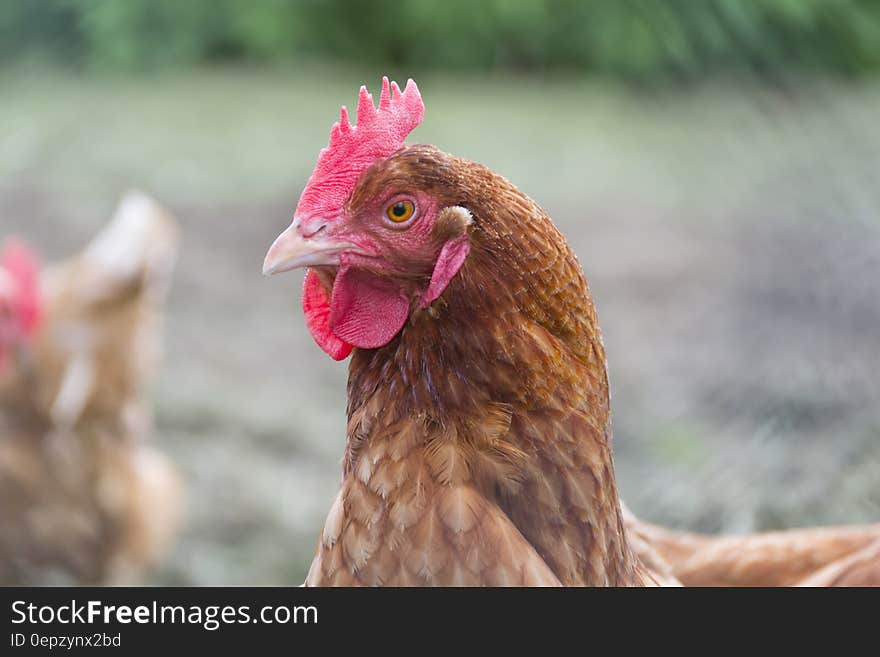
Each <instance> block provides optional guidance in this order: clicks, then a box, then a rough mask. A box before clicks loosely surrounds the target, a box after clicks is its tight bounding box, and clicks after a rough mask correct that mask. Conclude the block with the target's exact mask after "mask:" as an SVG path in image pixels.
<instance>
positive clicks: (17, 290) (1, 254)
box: [0, 239, 41, 336]
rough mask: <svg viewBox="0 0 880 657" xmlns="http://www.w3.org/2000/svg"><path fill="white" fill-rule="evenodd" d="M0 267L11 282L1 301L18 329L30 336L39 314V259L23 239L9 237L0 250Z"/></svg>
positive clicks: (37, 321)
mask: <svg viewBox="0 0 880 657" xmlns="http://www.w3.org/2000/svg"><path fill="white" fill-rule="evenodd" d="M0 270H2V273H4V274H5V275H6V277H7V279H8V280H9V281H10V283H11V286H10V287H9V289H8V290H4V292H3V295H4V298H3V299H2V301H3V302H4V303H5V304H6V305H7V307H8V308H9V309H10V310H11V312H12V320H13V322H14V323H15V325H16V327H17V330H18V331H20V332H21V333H22V334H23V335H24V336H30V335H32V334H33V332H34V329H36V328H37V325H38V324H39V322H40V316H41V308H40V280H39V276H40V263H39V260H38V258H37V256H36V255H35V254H34V252H33V251H32V250H31V249H30V248H29V247H28V246H27V245H26V244H25V243H24V242H22V241H20V240H16V239H10V240H8V241H7V242H6V243H5V244H4V245H3V250H2V251H0Z"/></svg>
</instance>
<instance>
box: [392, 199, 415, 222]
mask: <svg viewBox="0 0 880 657" xmlns="http://www.w3.org/2000/svg"><path fill="white" fill-rule="evenodd" d="M415 211H416V206H415V205H413V202H412V201H397V202H395V203H392V204H391V205H389V206H388V209H387V210H385V216H387V217H388V218H389V219H391V221H393V222H395V223H398V224H399V223H402V222H404V221H406V220H407V219H409V218H410V217H411V216H413V212H415Z"/></svg>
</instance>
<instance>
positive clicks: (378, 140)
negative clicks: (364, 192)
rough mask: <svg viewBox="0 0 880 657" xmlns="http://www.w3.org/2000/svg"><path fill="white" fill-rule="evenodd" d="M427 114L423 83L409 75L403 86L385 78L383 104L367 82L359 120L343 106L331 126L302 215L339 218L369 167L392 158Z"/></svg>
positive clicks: (299, 212)
mask: <svg viewBox="0 0 880 657" xmlns="http://www.w3.org/2000/svg"><path fill="white" fill-rule="evenodd" d="M424 116H425V105H424V103H423V102H422V97H421V95H420V94H419V88H418V87H417V86H416V83H415V82H413V81H412V80H408V81H407V83H406V88H405V89H404V90H403V91H401V90H400V87H398V86H397V83H396V82H392V83H390V84H389V83H388V78H387V77H383V78H382V94H381V95H380V96H379V107H378V108H376V107H375V106H374V105H373V97H372V95H370V93H369V92H368V91H367V88H366V87H361V91H360V96H359V98H358V110H357V124H356V125H354V126H353V125H351V123H349V120H348V110H347V109H346V108H345V106H344V105H343V107H342V110H341V111H340V113H339V121H337V122H336V123H334V124H333V127H332V128H331V129H330V141H329V143H328V144H327V147H326V148H324V149H322V150H321V153H320V155H319V156H318V163H317V164H316V165H315V170H314V171H313V172H312V175H311V177H310V178H309V181H308V182H307V183H306V187H305V189H304V190H303V193H302V195H301V196H300V198H299V203H298V204H297V208H296V214H297V215H299V216H303V217H312V216H320V217H323V218H325V219H333V218H335V217H338V216H339V215H340V214H342V206H343V205H344V203H345V201H346V199H347V198H348V196H349V194H350V193H351V190H352V189H353V188H354V185H355V183H356V182H357V179H358V178H359V177H360V175H361V173H363V171H364V169H366V168H367V167H369V166H370V165H371V164H372V163H373V162H375V161H376V160H377V159H379V158H383V157H388V156H389V155H391V154H392V153H393V152H395V151H396V150H398V149H399V148H400V147H401V146H403V143H404V140H405V139H406V137H407V135H409V133H410V132H412V131H413V129H415V127H416V126H418V125H419V124H420V123H421V122H422V119H423V118H424Z"/></svg>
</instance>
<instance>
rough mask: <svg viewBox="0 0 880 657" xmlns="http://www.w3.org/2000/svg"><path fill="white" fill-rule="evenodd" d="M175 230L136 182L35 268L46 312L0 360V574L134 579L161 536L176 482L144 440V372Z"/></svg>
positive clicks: (172, 520) (11, 578)
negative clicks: (103, 219)
mask: <svg viewBox="0 0 880 657" xmlns="http://www.w3.org/2000/svg"><path fill="white" fill-rule="evenodd" d="M177 242H178V229H177V225H176V223H175V222H174V221H173V219H171V217H170V216H169V215H167V213H166V212H165V211H164V210H162V209H161V208H160V207H159V206H158V205H156V204H155V203H154V202H153V201H152V200H150V199H149V198H147V197H145V196H143V195H141V194H136V193H132V194H129V195H127V196H126V197H125V198H124V199H123V201H122V203H121V204H120V207H119V209H118V211H117V213H116V216H115V217H114V219H113V221H112V222H111V223H110V224H109V225H108V226H107V227H106V228H105V229H104V230H103V231H102V232H101V233H100V234H99V235H98V236H97V237H96V238H95V239H94V240H93V241H92V242H91V243H90V244H89V245H88V246H87V248H86V249H85V250H83V251H82V252H81V253H79V254H78V255H76V256H75V257H73V258H71V259H70V260H68V261H65V262H62V263H59V264H56V265H53V266H51V267H48V268H47V270H46V271H44V272H43V274H42V276H41V280H40V293H39V297H40V302H41V305H42V321H41V323H40V325H39V326H38V328H37V330H36V333H35V334H34V336H33V338H32V339H31V340H28V341H27V342H25V343H21V344H18V345H16V346H15V354H13V356H14V357H13V358H11V359H10V361H11V362H8V363H7V366H6V367H4V368H3V371H2V372H0V517H2V518H3V522H2V526H0V583H2V584H5V585H10V584H29V585H35V584H57V583H78V584H98V583H118V582H128V581H131V580H132V579H133V578H134V577H135V576H137V575H138V574H139V573H140V572H142V570H143V569H144V568H145V567H146V566H149V565H152V564H154V563H155V562H156V560H157V559H158V558H159V556H160V555H161V554H162V553H163V552H164V550H165V549H166V548H167V547H168V544H169V541H170V538H171V537H172V535H173V533H174V529H175V527H176V525H177V518H178V513H179V504H180V493H181V490H180V482H179V479H178V476H177V474H176V472H175V469H174V468H173V467H172V466H171V464H170V463H169V462H168V461H167V459H166V458H165V457H164V456H163V455H161V454H160V453H158V452H157V451H155V450H154V449H152V448H150V447H149V446H148V445H147V444H145V442H144V441H145V439H147V438H148V437H149V433H150V429H151V420H150V416H149V412H148V409H147V407H146V404H145V400H144V384H145V382H146V379H147V377H148V376H149V374H150V373H151V372H152V370H153V369H154V365H155V363H154V361H155V357H156V356H157V355H158V354H157V347H158V344H157V338H158V321H159V319H160V315H161V307H162V305H163V302H164V297H165V292H166V290H167V287H168V283H169V279H170V274H171V268H172V265H173V262H174V259H175V255H176V249H177Z"/></svg>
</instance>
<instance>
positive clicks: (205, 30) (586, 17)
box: [0, 0, 880, 79]
mask: <svg viewBox="0 0 880 657" xmlns="http://www.w3.org/2000/svg"><path fill="white" fill-rule="evenodd" d="M34 55H37V56H48V57H51V58H55V59H61V60H63V61H66V62H71V63H74V64H77V65H82V66H89V67H103V68H111V69H122V70H131V69H142V68H155V67H169V66H175V67H179V66H187V65H192V64H196V63H201V62H212V61H216V60H221V59H257V60H263V61H266V60H270V61H271V60H287V59H290V58H292V57H296V56H310V57H321V58H328V59H344V60H354V61H363V62H367V63H371V64H389V65H403V66H413V67H420V68H440V69H459V70H461V69H478V70H489V69H498V68H503V69H515V70H547V69H573V70H581V71H588V72H592V73H598V74H603V75H610V76H619V77H625V78H637V79H652V78H658V77H665V76H682V77H693V76H700V75H705V74H708V73H714V72H716V71H719V70H747V71H752V72H758V73H762V74H773V73H774V72H776V71H779V70H787V69H792V68H793V69H819V70H828V71H833V72H836V73H841V74H846V75H853V74H860V73H864V72H869V71H873V70H877V69H878V68H880V1H878V0H520V1H515V0H483V1H478V2H474V1H473V0H445V1H439V0H373V1H367V0H251V1H248V0H0V57H3V59H4V60H6V61H9V60H12V59H17V58H22V57H32V56H34Z"/></svg>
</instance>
